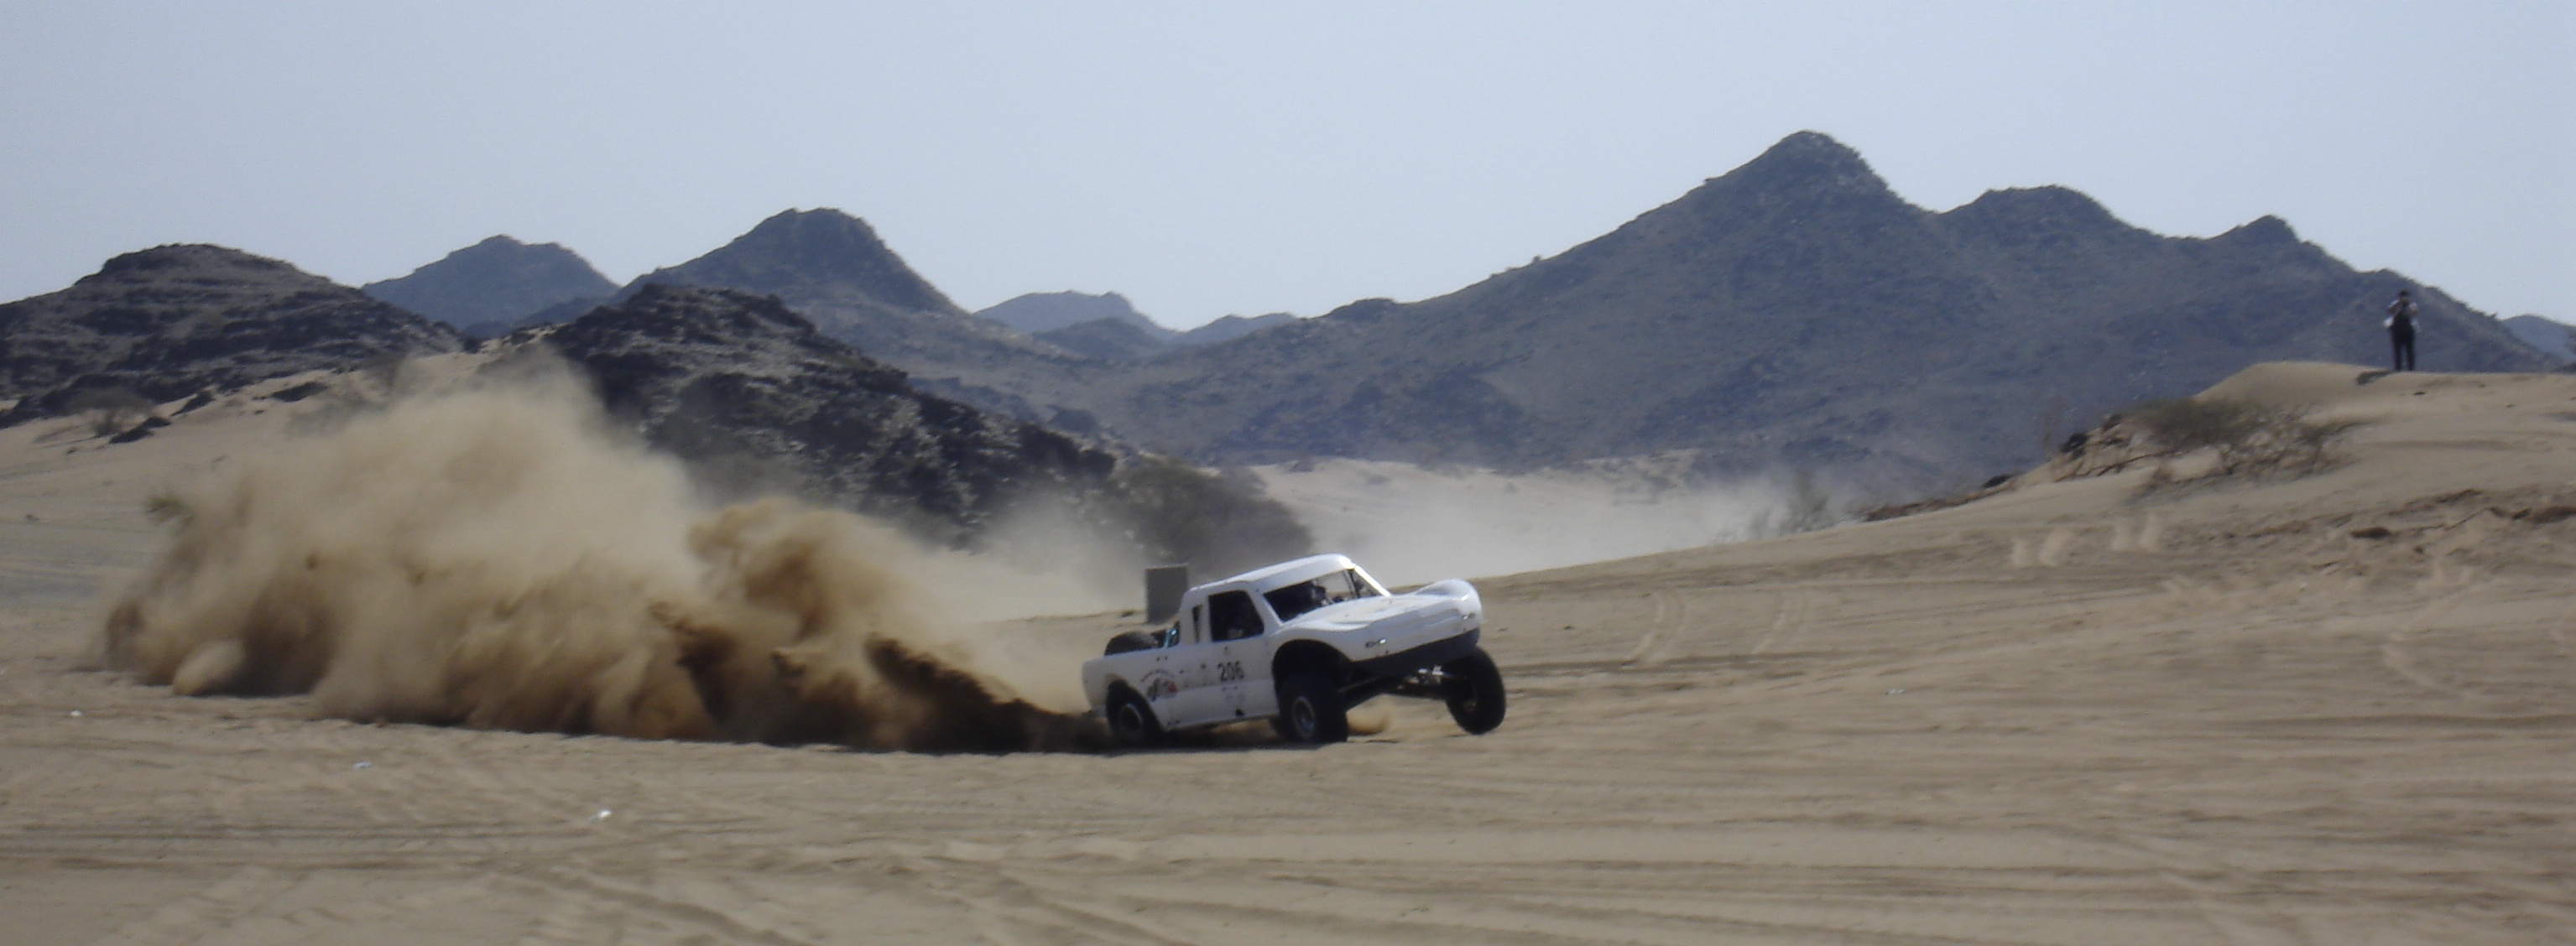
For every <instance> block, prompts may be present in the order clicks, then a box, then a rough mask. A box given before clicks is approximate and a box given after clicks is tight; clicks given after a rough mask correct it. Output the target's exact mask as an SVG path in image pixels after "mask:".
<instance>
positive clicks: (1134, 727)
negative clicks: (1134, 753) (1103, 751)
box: [1109, 692, 1163, 749]
mask: <svg viewBox="0 0 2576 946" xmlns="http://www.w3.org/2000/svg"><path fill="white" fill-rule="evenodd" d="M1109 738H1110V740H1111V741H1113V742H1115V743H1117V744H1118V745H1119V746H1122V747H1125V748H1130V749H1144V748H1151V747H1154V746H1159V745H1162V744H1163V724H1162V721H1160V720H1157V719H1155V718H1154V708H1153V707H1151V706H1147V705H1145V698H1144V697H1141V696H1137V695H1136V694H1134V693H1132V692H1129V693H1120V694H1118V698H1117V699H1115V700H1112V701H1110V703H1109Z"/></svg>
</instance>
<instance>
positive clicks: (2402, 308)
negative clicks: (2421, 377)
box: [2388, 289, 2417, 371]
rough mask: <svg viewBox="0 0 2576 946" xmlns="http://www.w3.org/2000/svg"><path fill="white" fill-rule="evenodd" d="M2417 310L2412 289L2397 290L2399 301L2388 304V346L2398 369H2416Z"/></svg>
mask: <svg viewBox="0 0 2576 946" xmlns="http://www.w3.org/2000/svg"><path fill="white" fill-rule="evenodd" d="M2416 311H2417V309H2416V308H2415V294H2414V292H2413V291H2411V290H2406V289H2400V290H2397V301H2395V302H2391V303H2389V304H2388V347H2389V353H2390V355H2392V356H2393V357H2394V358H2395V359H2396V361H2397V368H2396V370H2398V371H2413V370H2415V313H2416Z"/></svg>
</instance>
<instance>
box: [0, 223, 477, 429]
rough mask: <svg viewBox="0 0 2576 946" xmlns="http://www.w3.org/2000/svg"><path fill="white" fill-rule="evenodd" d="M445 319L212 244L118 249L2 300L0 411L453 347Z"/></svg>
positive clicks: (49, 411) (217, 384)
mask: <svg viewBox="0 0 2576 946" xmlns="http://www.w3.org/2000/svg"><path fill="white" fill-rule="evenodd" d="M465 345H466V340H465V338H464V336H462V335H461V334H459V333H458V332H457V331H456V330H455V329H453V328H450V327H448V326H445V325H441V324H439V323H436V322H432V321H429V320H427V319H424V318H421V317H420V316H418V315H414V314H412V313H411V312H408V311H405V310H403V309H401V308H397V307H395V306H393V305H391V304H388V303H385V302H383V301H380V300H377V299H374V298H370V297H368V296H367V295H366V294H364V293H361V292H359V291H358V290H355V289H351V288H349V287H347V286H342V285H339V284H337V283H334V282H331V281H330V280H327V279H324V278H322V277H319V276H315V275H312V274H310V273H306V272H304V271H302V270H298V269H296V268H295V267H293V266H290V265H287V264H285V263H282V262H279V261H277V260H273V259H267V258H264V257H259V256H253V255H251V254H248V253H244V252H242V251H240V250H234V249H227V248H225V247H220V246H206V245H173V246H161V247H155V248H152V249H149V250H143V251H140V252H135V253H127V254H125V255H123V256H119V257H116V258H115V259H111V260H108V261H107V264H106V265H105V266H103V267H101V268H100V269H99V271H98V272H97V273H94V274H92V275H89V276H85V277H82V278H81V280H80V281H79V282H76V283H73V284H72V286H71V288H68V289H64V290H62V291H60V292H54V293H48V294H45V295H41V296H35V297H32V298H28V299H21V300H19V301H17V302H12V303H9V304H7V305H0V398H14V399H16V400H17V403H16V405H15V407H14V408H13V409H11V410H10V411H8V412H7V413H6V414H5V415H0V423H16V422H19V421H24V420H29V419H33V418H37V417H45V416H52V415H57V414H61V413H64V412H65V410H66V409H67V408H69V407H70V406H71V405H72V404H73V403H74V402H75V401H77V400H79V399H81V398H82V397H83V396H84V394H85V393H92V394H93V396H94V392H108V391H125V392H132V393H133V394H136V395H140V396H141V397H142V398H144V399H145V400H148V401H153V402H166V401H171V400H176V399H179V398H184V397H188V396H190V395H193V394H199V393H202V392H209V391H224V390H231V389H234V388H239V387H241V386H244V385H247V384H250V383H252V382H256V381H260V380H263V379H267V378H275V377H281V376H284V375H290V374H296V373H299V372H304V371H312V370H317V369H333V370H339V369H348V368H353V367H357V366H360V365H364V364H367V363H369V362H376V361H384V360H392V359H402V358H409V357H413V356H418V355H427V354H436V353H441V352H453V351H459V350H461V349H463V348H464V347H465Z"/></svg>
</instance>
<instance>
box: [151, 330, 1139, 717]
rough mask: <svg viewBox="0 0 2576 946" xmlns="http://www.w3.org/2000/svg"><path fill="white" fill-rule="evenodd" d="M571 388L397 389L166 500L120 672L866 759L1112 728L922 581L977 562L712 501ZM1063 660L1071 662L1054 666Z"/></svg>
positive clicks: (812, 515)
mask: <svg viewBox="0 0 2576 946" xmlns="http://www.w3.org/2000/svg"><path fill="white" fill-rule="evenodd" d="M605 430H606V428H605V427H604V425H603V423H602V420H601V418H600V417H599V415H598V412H597V410H596V408H595V407H593V406H592V404H591V402H590V401H589V399H588V398H587V396H586V395H585V394H584V393H582V392H581V391H580V390H579V388H578V387H577V386H576V385H573V384H570V383H562V382H556V383H549V382H545V381H525V380H522V381H516V382H512V383H509V384H506V385H497V386H487V387H480V388H468V389H463V390H452V391H449V392H446V393H439V394H429V395H421V396H415V397H411V398H407V399H403V400H400V401H396V402H394V403H392V404H390V405H389V406H387V407H385V408H384V409H382V410H379V411H372V412H367V413H362V414H359V415H357V416H354V417H352V418H349V419H348V420H347V421H346V422H345V423H343V424H341V425H340V426H338V427H337V428H336V429H334V430H332V431H329V432H327V433H322V434H318V435H314V436H308V437H304V438H300V439H297V440H294V441H291V442H289V443H287V444H285V445H283V446H281V447H279V448H278V449H275V450H273V451H270V452H269V453H267V454H266V455H265V456H262V457H259V458H257V459H255V460H252V461H250V462H247V463H243V464H241V465H240V467H239V468H238V469H235V470H234V471H232V472H231V473H230V474H228V475H225V476H223V477H221V478H219V479H215V480H212V481H209V482H206V483H203V484H200V485H198V486H196V487H193V488H191V489H187V490H185V491H181V492H177V493H173V494H170V495H168V496H166V497H164V498H162V499H159V500H156V501H155V503H154V512H155V514H156V515H158V516H161V517H163V518H165V519H167V520H168V524H169V526H170V527H171V529H172V536H171V541H170V544H169V546H168V547H167V548H166V550H165V551H164V552H163V553H162V555H161V556H160V558H159V559H158V561H156V562H155V563H154V565H153V566H152V567H151V569H150V570H149V572H148V573H147V574H145V575H144V576H143V577H142V578H141V579H140V580H138V581H137V582H136V583H135V584H134V585H133V586H132V587H131V588H130V589H128V590H127V591H126V592H125V593H124V594H123V595H122V596H121V597H120V598H119V599H118V600H117V601H116V603H115V605H114V608H113V611H112V613H111V616H110V617H109V619H108V621H107V624H106V627H105V630H104V635H105V640H104V646H105V651H106V655H107V658H108V660H109V662H110V664H111V665H113V666H116V667H119V668H122V669H127V670H130V671H133V672H135V673H136V674H137V675H138V676H139V677H140V678H141V679H143V680H145V681H147V682H150V683H154V684H168V685H170V686H171V687H172V688H173V689H175V690H176V691H178V692H180V693H184V694H288V693H306V692H309V693H311V694H312V696H313V700H314V702H315V705H316V708H317V709H318V710H319V711H320V712H322V713H325V714H328V715H331V716H337V717H342V718H347V719H353V720H385V721H401V722H420V723H434V724H457V725H465V726H473V727H481V728H492V729H509V730H522V731H532V732H537V731H550V732H568V733H599V734H609V735H620V736H632V737H640V738H679V739H723V740H741V741H759V742H772V743H800V742H837V743H842V744H846V745H850V746H855V747H861V748H869V749H901V750H915V751H1006V750H1019V749H1052V748H1076V747H1082V746H1087V745H1091V744H1094V741H1095V740H1096V738H1097V737H1096V735H1095V734H1094V733H1092V732H1091V731H1090V729H1089V728H1088V727H1087V726H1086V725H1084V724H1083V722H1082V721H1081V720H1080V719H1079V718H1077V717H1074V716H1071V715H1069V714H1067V713H1065V712H1063V711H1062V708H1047V707H1044V706H1041V705H1038V704H1037V703H1034V702H1032V701H1031V700H1030V699H1028V698H1025V697H1024V696H1023V695H1022V694H1021V693H1020V692H1019V691H1018V690H1017V689H1016V688H1014V687H1013V686H1011V685H1010V684H1009V683H1007V682H1005V681H1004V679H1003V678H1002V676H1000V675H997V674H995V673H992V672H989V671H988V670H987V669H986V667H985V666H984V660H985V659H986V657H987V654H986V653H984V652H983V651H985V650H986V648H983V647H979V643H981V642H979V640H978V639H977V638H976V636H975V635H973V634H972V633H970V632H968V631H966V630H963V628H964V627H965V625H960V624H957V623H954V622H953V621H952V620H951V619H950V618H949V616H947V615H946V614H945V613H944V612H943V610H942V608H941V606H940V602H939V596H938V595H937V594H935V593H933V592H932V591H931V590H929V589H930V588H931V587H932V584H933V583H934V582H937V581H939V580H941V579H942V578H943V577H945V578H949V579H955V578H958V577H960V576H961V575H965V574H967V573H968V572H970V571H971V567H970V566H971V564H972V563H961V562H960V561H957V560H954V559H951V560H945V561H943V560H942V558H941V556H938V555H934V554H930V553H926V552H923V551H922V550H921V549H919V548H918V547H917V546H915V545H913V544H912V543H911V542H909V541H908V540H906V539H905V538H903V537H902V536H900V535H898V534H897V533H895V532H894V531H892V530H891V529H889V528H887V527H885V526H882V525H879V524H876V523H873V522H870V521H868V520H864V519H861V518H859V517H857V516H854V515H851V514H848V513H845V512H840V511H835V510H828V509H821V508H815V507H812V506H808V505H803V504H800V503H797V502H794V501H789V500H783V499H764V500H759V501H754V502H748V503H741V504H736V505H731V506H726V507H723V508H709V507H708V506H707V505H705V504H703V503H701V502H699V501H697V500H696V499H695V498H694V495H693V492H692V487H691V484H690V482H689V479H688V476H687V474H686V473H685V472H684V471H683V470H682V469H681V467H680V466H679V465H678V464H677V463H676V462H674V461H672V460H669V459H667V458H664V457H660V456H656V455H654V454H651V453H649V452H647V451H646V450H644V449H643V448H642V447H640V446H637V445H633V444H629V443H625V442H621V441H620V440H619V439H617V438H615V437H613V436H611V435H610V434H608V433H606V432H605ZM1060 672H1069V671H1060Z"/></svg>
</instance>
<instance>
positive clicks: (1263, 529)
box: [503, 285, 1308, 570]
mask: <svg viewBox="0 0 2576 946" xmlns="http://www.w3.org/2000/svg"><path fill="white" fill-rule="evenodd" d="M540 337H542V339H543V341H542V343H541V344H543V345H544V346H545V347H547V348H550V349H552V350H553V351H554V352H556V353H558V354H560V355H561V356H562V357H564V358H565V359H567V360H569V361H571V362H572V363H573V364H575V365H577V366H579V367H580V368H581V369H582V370H583V371H585V372H586V373H588V374H589V375H590V377H591V378H592V379H593V381H594V382H595V383H596V384H597V386H598V390H599V392H600V395H601V398H602V400H603V401H604V402H605V403H606V405H607V407H608V409H609V410H610V411H611V412H613V413H615V414H618V415H621V416H625V417H629V418H632V419H633V420H634V421H635V422H636V423H637V425H638V427H639V428H640V429H642V430H643V431H644V432H645V434H646V436H647V437H648V438H649V439H651V440H652V441H653V442H654V443H655V444H656V445H657V446H660V447H662V448H664V449H667V450H670V451H672V452H673V453H676V454H678V455H680V456H682V457H685V458H688V459H690V460H691V461H692V462H694V463H695V464H696V465H697V466H698V467H699V469H700V472H701V473H703V474H710V475H711V476H712V478H714V479H716V480H718V481H720V482H729V483H731V484H733V485H737V486H748V487H755V488H764V489H779V488H784V489H790V490H794V491H799V492H803V493H806V494H808V495H820V496H824V497H827V498H830V499H832V500H835V501H839V502H842V503H846V504H849V505H853V506H856V507H859V508H862V509H865V510H868V511H870V512H872V513H875V514H877V515H879V516H881V517H884V518H888V519H892V520H895V521H898V522H902V523H905V524H906V525H908V526H909V527H910V528H912V529H913V531H915V532H918V533H922V534H925V535H929V536H931V537H934V538H937V539H941V540H944V541H951V542H968V541H971V540H972V539H973V538H974V537H975V535H976V533H977V532H978V531H979V530H981V528H982V527H983V526H985V525H986V524H988V523H989V522H990V521H992V519H993V518H994V517H995V516H997V515H999V514H1001V513H1003V512H1005V511H1006V510H1007V509H1008V508H1009V506H1010V504H1011V503H1013V502H1014V501H1016V500H1020V499H1024V498H1028V497H1031V496H1033V495H1047V496H1054V497H1059V498H1062V499H1065V500H1068V501H1069V502H1071V503H1072V504H1073V505H1074V506H1075V507H1076V508H1078V509H1079V510H1081V511H1082V512H1083V513H1084V514H1085V515H1088V516H1089V517H1091V518H1092V520H1094V521H1095V523H1096V524H1098V525H1099V526H1100V527H1101V529H1102V530H1103V531H1104V532H1105V533H1113V534H1120V535H1124V536H1126V537H1128V538H1130V539H1132V540H1134V541H1135V542H1136V543H1137V544H1138V545H1139V546H1140V549H1141V551H1142V552H1144V553H1145V554H1146V555H1147V556H1148V557H1153V558H1157V559H1167V560H1176V561H1190V562H1193V563H1195V564H1197V565H1199V566H1201V567H1202V568H1207V569H1214V570H1223V569H1228V568H1233V567H1238V566H1242V565H1248V564H1255V563H1259V562H1263V561H1268V560H1271V559H1272V558H1275V557H1279V556H1283V555H1293V554H1296V553H1299V552H1302V551H1304V550H1305V546H1306V544H1307V541H1308V540H1307V537H1306V535H1305V533H1304V531H1303V529H1301V528H1299V527H1298V526H1297V525H1296V523H1295V521H1294V520H1293V518H1292V517H1290V516H1289V515H1288V514H1287V512H1286V511H1285V509H1283V508H1281V507H1279V506H1278V505H1277V504H1276V503H1273V502H1270V501H1269V500H1267V499H1266V498H1263V497H1261V496H1260V495H1259V494H1258V493H1257V491H1253V490H1248V489H1246V488H1245V487H1244V485H1243V484H1240V483H1236V482H1231V481H1227V480H1222V479H1220V478H1218V477H1214V476H1210V475H1207V474H1204V473H1199V472H1197V471H1196V470H1192V469H1189V468H1187V467H1181V466H1177V465H1174V464H1171V463H1169V462H1168V461H1161V460H1158V459H1155V458H1151V457H1143V456H1129V457H1126V458H1124V459H1122V458H1121V457H1120V456H1118V455H1116V454H1114V453H1112V452H1110V451H1109V450H1107V449H1103V448H1102V447H1100V446H1096V445H1093V444H1087V443H1084V442H1080V441H1076V440H1074V439H1073V438H1070V437H1068V436H1066V435H1064V434H1061V433H1058V432H1055V431H1052V430H1049V429H1046V428H1044V427H1041V426H1039V425H1036V424H1033V423H1029V422H1026V421H1022V420H1018V419H1014V418H1009V417H1003V416H997V415H994V414H990V413H986V412H983V411H979V410H976V409H975V408H973V407H971V406H968V405H965V404H961V403H958V402H956V401H952V400H948V399H945V398H941V397H936V396H932V395H929V394H925V393H923V392H921V391H919V390H917V389H915V388H914V387H913V386H912V385H911V384H909V383H908V382H907V380H906V378H905V375H904V373H903V372H901V371H898V370H895V369H893V368H889V367H887V366H886V365H884V364H883V363H880V362H878V361H876V360H875V359H872V358H869V357H868V356H866V355H864V354H862V353H860V352H859V351H858V350H857V349H855V348H852V347H851V346H849V345H847V344H844V343H842V342H840V341H837V340H834V339H832V338H830V337H827V336H825V335H824V334H822V333H821V332H820V331H818V330H817V329H816V328H815V326H814V325H813V324H812V323H811V322H809V321H807V320H806V319H805V318H804V317H803V316H801V315H799V314H797V313H796V312H794V311H791V310H790V309H789V308H788V307H787V306H786V305H784V304H782V303H781V302H780V300H779V299H778V298H777V297H775V296H767V295H758V294H753V293H747V292H741V291H737V290H724V289H705V288H694V287H677V286H663V285H646V286H644V287H642V288H640V289H639V290H637V291H636V293H635V294H634V295H632V296H629V297H628V298H626V299H625V300H623V301H620V302H618V303H615V304H613V305H608V306H603V307H600V308H596V309H593V310H591V311H590V312H589V313H588V314H585V315H583V316H581V317H580V318H577V319H574V320H573V321H572V322H570V323H568V324H565V325H563V326H560V327H558V328H554V329H551V330H531V331H528V332H523V333H520V334H518V335H513V336H511V337H510V338H508V339H505V340H504V341H503V344H505V345H507V344H529V343H531V342H533V341H534V340H535V339H538V338H540Z"/></svg>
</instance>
